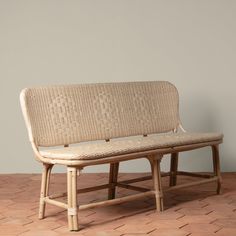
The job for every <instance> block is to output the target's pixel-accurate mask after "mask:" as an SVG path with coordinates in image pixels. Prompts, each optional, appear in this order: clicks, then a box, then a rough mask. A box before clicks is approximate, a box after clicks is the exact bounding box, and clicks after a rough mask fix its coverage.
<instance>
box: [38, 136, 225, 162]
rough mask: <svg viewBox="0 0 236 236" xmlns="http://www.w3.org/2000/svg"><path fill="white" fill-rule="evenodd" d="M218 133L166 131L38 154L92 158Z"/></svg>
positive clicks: (191, 141) (186, 142) (168, 145)
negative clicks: (159, 133)
mask: <svg viewBox="0 0 236 236" xmlns="http://www.w3.org/2000/svg"><path fill="white" fill-rule="evenodd" d="M222 138H223V135H222V134H220V133H168V134H161V135H150V136H147V137H140V136H139V137H129V138H123V139H114V140H111V141H110V142H105V141H99V142H89V143H81V144H79V145H77V146H70V147H66V148H60V149H50V150H42V151H40V154H41V155H42V156H43V157H46V158H50V159H62V160H92V159H100V158H106V157H112V156H117V155H124V154H130V153H134V152H143V151H150V150H155V149H162V148H173V147H177V146H185V145H191V144H197V143H204V142H211V141H217V140H221V139H222Z"/></svg>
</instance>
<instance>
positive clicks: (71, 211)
mask: <svg viewBox="0 0 236 236" xmlns="http://www.w3.org/2000/svg"><path fill="white" fill-rule="evenodd" d="M67 204H68V209H67V211H68V212H67V213H68V225H69V230H71V231H77V230H79V224H78V214H77V211H78V206H77V169H76V167H67Z"/></svg>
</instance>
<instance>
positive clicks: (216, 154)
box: [212, 145, 222, 194]
mask: <svg viewBox="0 0 236 236" xmlns="http://www.w3.org/2000/svg"><path fill="white" fill-rule="evenodd" d="M212 158H213V170H214V175H215V176H217V177H218V181H217V190H216V192H217V194H220V193H221V183H222V178H221V173H220V155H219V145H213V146H212Z"/></svg>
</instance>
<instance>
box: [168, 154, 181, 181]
mask: <svg viewBox="0 0 236 236" xmlns="http://www.w3.org/2000/svg"><path fill="white" fill-rule="evenodd" d="M178 159H179V153H178V152H176V153H172V154H171V159H170V183H169V186H175V185H176V182H177V171H178Z"/></svg>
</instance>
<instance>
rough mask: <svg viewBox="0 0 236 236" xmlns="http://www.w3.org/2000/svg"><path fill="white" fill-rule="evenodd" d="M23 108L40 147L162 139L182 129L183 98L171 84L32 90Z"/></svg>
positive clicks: (26, 94) (24, 96)
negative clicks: (118, 139) (120, 139)
mask: <svg viewBox="0 0 236 236" xmlns="http://www.w3.org/2000/svg"><path fill="white" fill-rule="evenodd" d="M21 105H22V109H23V112H24V116H25V119H26V123H27V126H28V130H29V135H30V138H31V139H33V141H34V142H35V143H36V145H39V146H56V145H64V144H71V143H78V142H81V141H91V140H101V139H110V138H116V137H125V136H132V135H141V134H151V133H161V132H168V131H170V130H173V129H174V128H176V127H177V126H178V121H179V114H178V92H177V90H176V88H175V87H174V86H173V85H172V84H170V83H169V82H160V81H158V82H157V81H155V82H130V83H111V84H90V85H69V86H50V87H38V88H29V89H25V90H23V91H22V94H21Z"/></svg>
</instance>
